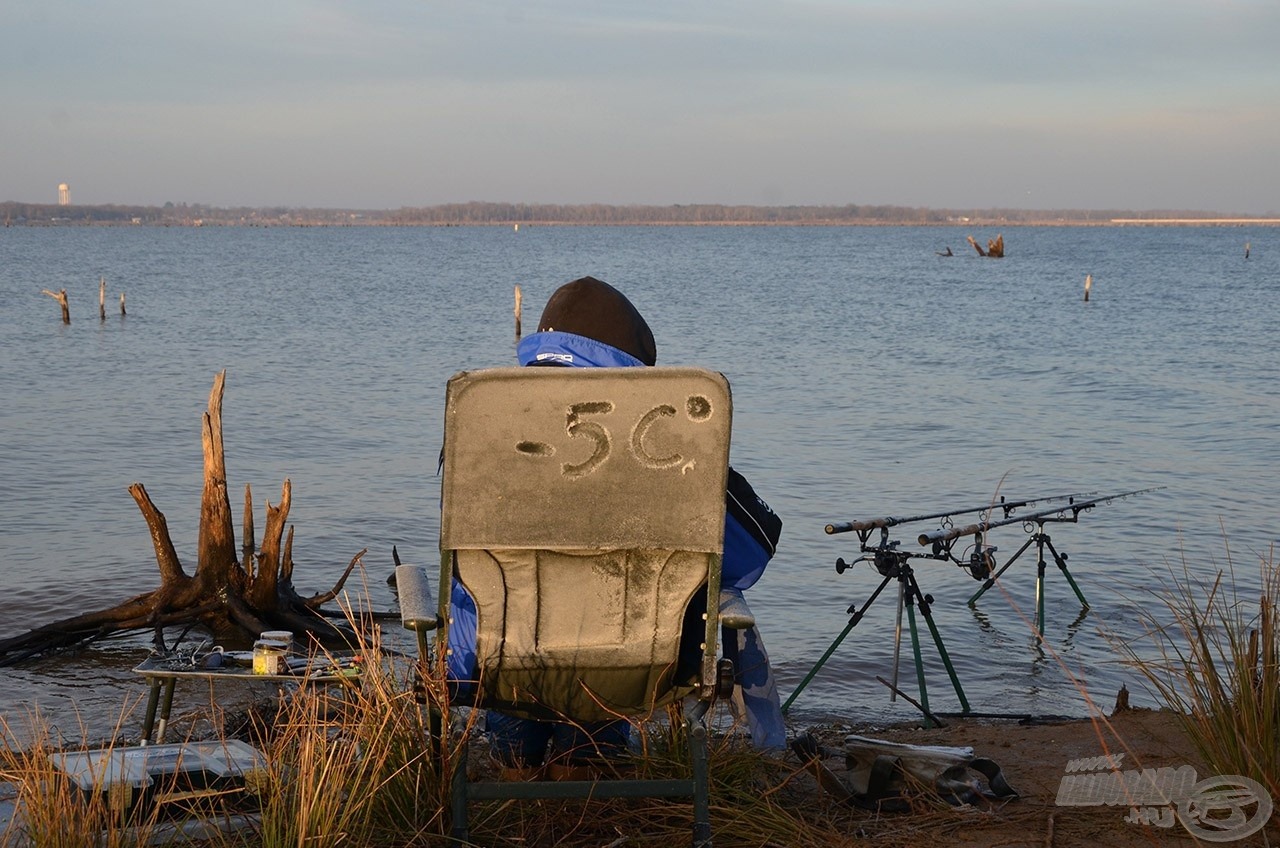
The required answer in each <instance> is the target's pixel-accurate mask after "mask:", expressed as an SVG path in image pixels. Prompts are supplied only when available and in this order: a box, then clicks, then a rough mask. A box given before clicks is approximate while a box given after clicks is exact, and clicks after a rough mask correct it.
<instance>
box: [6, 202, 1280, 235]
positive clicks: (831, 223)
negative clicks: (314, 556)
mask: <svg viewBox="0 0 1280 848" xmlns="http://www.w3.org/2000/svg"><path fill="white" fill-rule="evenodd" d="M0 223H2V224H3V225H4V226H5V227H13V226H41V227H63V226H126V227H128V226H152V227H156V226H160V227H209V226H214V227H510V228H513V229H519V228H520V227H575V226H594V227H605V226H627V227H642V226H649V227H769V226H787V227H904V226H915V227H962V228H964V227H967V228H978V227H984V228H990V227H1021V226H1036V227H1046V226H1050V227H1107V226H1148V227H1149V226H1183V227H1185V226H1201V227H1202V226H1225V227H1239V226H1280V216H1266V215H1242V214H1240V213H1218V212H1205V211H1202V210H1172V209H1167V210H1165V209H1162V210H1143V211H1133V210H1124V209H1096V210H1091V209H1052V210H1050V209H1038V210H1033V209H928V208H921V207H907V206H873V205H856V204H847V205H844V206H743V205H724V204H691V205H685V204H673V205H668V206H640V205H626V206H611V205H606V204H579V205H571V204H540V203H491V202H483V201H475V202H471V203H451V204H442V205H438V206H425V207H404V208H400V209H383V210H361V209H320V208H288V207H268V208H249V207H226V208H224V207H215V206H207V205H204V204H185V203H182V204H174V203H166V204H165V205H164V206H122V205H85V206H58V205H53V204H33V203H19V202H15V201H7V202H3V203H0Z"/></svg>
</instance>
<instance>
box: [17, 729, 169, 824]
mask: <svg viewBox="0 0 1280 848" xmlns="http://www.w3.org/2000/svg"><path fill="white" fill-rule="evenodd" d="M81 730H82V731H83V728H81ZM83 736H84V733H83V732H82V733H81V738H83ZM0 742H2V743H3V747H0V782H3V783H4V784H6V785H7V786H8V787H10V788H11V790H12V795H11V797H12V801H13V814H12V816H11V817H10V818H9V821H8V822H7V823H6V824H5V827H4V831H3V833H0V845H3V846H5V848H10V846H32V848H87V846H92V847H93V848H133V846H137V845H143V844H147V843H149V842H152V841H154V840H155V836H156V834H157V832H158V830H159V826H160V824H161V812H162V811H161V809H160V808H159V807H158V806H154V805H147V804H139V805H134V804H132V803H131V802H132V800H133V799H132V798H130V797H127V796H126V794H125V793H124V792H123V791H122V788H121V787H115V788H113V787H110V786H108V785H106V781H105V780H104V779H103V778H104V775H103V774H101V773H99V774H97V775H95V779H94V780H93V782H92V785H91V786H90V787H89V788H88V789H87V791H83V792H82V791H81V790H80V789H79V788H77V787H75V786H73V784H72V783H71V781H70V780H69V779H68V777H67V775H66V774H65V773H64V772H62V771H61V770H59V768H58V767H57V764H56V762H55V760H56V758H57V757H58V756H59V755H61V754H64V753H70V754H74V753H77V752H79V751H84V750H88V747H87V745H85V744H84V743H81V745H80V746H78V747H77V746H72V747H70V748H68V747H67V746H66V745H65V744H64V741H63V740H62V739H61V738H60V734H59V733H58V731H57V729H56V728H55V727H54V725H52V724H51V723H50V722H48V721H47V720H45V719H44V718H43V717H42V716H41V714H40V712H39V711H38V710H35V711H32V712H31V713H30V714H29V715H28V716H27V719H26V722H25V726H22V727H20V726H16V725H14V724H11V723H10V721H9V720H8V719H7V718H5V717H4V716H0ZM102 750H106V751H108V752H110V751H111V750H112V746H107V747H106V748H105V749H102ZM170 788H171V787H166V786H157V787H155V789H156V790H157V791H159V792H161V793H164V792H166V790H168V789H170Z"/></svg>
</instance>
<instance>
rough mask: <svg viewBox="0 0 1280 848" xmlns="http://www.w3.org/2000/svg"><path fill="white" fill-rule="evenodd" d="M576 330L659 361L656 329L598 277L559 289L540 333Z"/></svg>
mask: <svg viewBox="0 0 1280 848" xmlns="http://www.w3.org/2000/svg"><path fill="white" fill-rule="evenodd" d="M553 330H554V331H556V332H560V333H573V334H574V335H577V336H586V337H587V338H589V339H595V340H596V341H598V342H603V343H604V344H607V345H609V346H610V347H616V348H617V349H618V350H620V351H623V352H624V353H629V354H631V355H632V356H634V357H635V358H636V359H638V360H640V361H641V362H643V363H644V364H645V365H653V364H654V363H655V362H657V361H658V348H657V346H656V345H655V344H654V342H653V332H652V331H651V330H650V329H649V325H648V324H647V323H645V320H644V317H643V316H642V315H641V314H640V312H639V310H637V309H636V308H635V307H634V306H632V305H631V301H629V300H627V297H626V295H624V294H623V293H622V292H620V291H618V290H617V289H615V288H614V287H613V286H611V285H609V284H608V283H605V282H602V281H600V280H597V279H596V278H595V277H583V278H582V279H580V280H574V281H573V282H572V283H565V284H564V285H563V286H561V287H560V288H558V289H556V290H555V293H554V294H552V295H551V299H550V300H548V301H547V308H546V309H544V310H542V318H541V319H540V320H539V321H538V332H540V333H545V332H550V331H553Z"/></svg>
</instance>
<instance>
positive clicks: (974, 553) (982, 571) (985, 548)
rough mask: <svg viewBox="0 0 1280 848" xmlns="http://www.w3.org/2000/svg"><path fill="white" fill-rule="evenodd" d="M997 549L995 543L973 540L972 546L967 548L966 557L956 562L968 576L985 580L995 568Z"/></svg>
mask: <svg viewBox="0 0 1280 848" xmlns="http://www.w3.org/2000/svg"><path fill="white" fill-rule="evenodd" d="M997 550H998V548H996V546H995V545H984V544H982V543H981V542H974V543H973V547H971V548H970V549H969V555H968V557H967V558H965V559H964V560H957V561H956V563H957V565H959V566H960V567H961V568H963V569H964V570H965V571H967V572H969V576H970V577H972V578H973V579H974V580H979V581H981V580H986V579H987V578H988V577H990V576H991V573H992V572H993V571H995V570H996V551H997Z"/></svg>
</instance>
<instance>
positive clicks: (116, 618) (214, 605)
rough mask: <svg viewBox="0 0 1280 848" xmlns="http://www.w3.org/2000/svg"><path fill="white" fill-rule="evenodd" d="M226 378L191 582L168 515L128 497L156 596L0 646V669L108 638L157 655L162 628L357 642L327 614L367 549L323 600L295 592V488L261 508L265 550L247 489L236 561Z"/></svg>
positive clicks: (211, 425)
mask: <svg viewBox="0 0 1280 848" xmlns="http://www.w3.org/2000/svg"><path fill="white" fill-rule="evenodd" d="M225 379H226V372H225V371H222V372H219V373H218V374H217V376H215V377H214V381H213V390H212V391H211V392H210V394H209V408H208V410H207V411H206V412H205V414H204V418H203V425H202V428H201V429H202V439H201V441H202V444H203V447H204V491H203V493H202V495H201V501H200V529H199V533H198V535H197V544H196V550H197V553H196V568H195V573H193V574H190V575H188V574H187V572H186V569H184V568H183V566H182V562H181V560H180V559H179V558H178V552H177V550H176V549H175V548H174V545H173V541H172V539H171V538H170V536H169V527H168V523H167V522H166V521H165V517H164V513H162V512H161V511H160V510H159V509H157V508H156V506H155V504H154V503H153V502H152V501H151V497H150V496H149V495H148V494H147V490H146V488H145V487H144V486H143V485H142V484H141V483H134V484H133V485H132V486H130V487H129V494H131V495H132V496H133V499H134V500H135V501H136V502H137V504H138V508H139V509H140V510H141V511H142V516H143V518H144V519H145V520H146V522H147V527H148V529H149V530H150V532H151V544H152V547H154V548H155V552H156V565H157V567H158V568H159V571H160V586H159V588H157V589H154V590H152V591H150V592H147V593H145V594H142V595H138V596H136V597H133V598H130V599H128V600H126V601H123V602H121V603H119V604H117V605H116V606H114V607H110V608H107V609H103V610H98V611H97V612H91V613H85V614H81V615H76V616H72V617H70V618H65V619H62V620H61V621H55V622H53V623H51V624H46V625H44V626H42V627H37V628H35V629H33V630H30V631H28V632H27V633H25V634H23V635H21V636H15V637H12V638H9V639H3V640H0V667H2V666H9V665H14V664H16V663H20V662H23V661H24V660H28V659H32V658H35V657H39V656H42V655H46V654H50V653H54V652H58V651H65V650H69V649H72V648H77V647H83V646H85V645H88V644H91V643H93V642H96V641H98V640H100V639H103V638H106V637H108V636H113V635H117V634H121V633H125V632H129V631H140V630H147V629H151V630H154V634H155V635H154V643H155V647H156V649H157V650H164V648H165V645H164V628H166V627H172V626H178V625H187V626H195V627H198V628H200V629H202V630H204V631H207V632H208V633H209V635H211V636H213V637H214V638H215V639H216V640H218V641H220V642H224V643H228V644H235V643H237V642H248V641H251V640H252V639H253V638H254V637H255V636H256V635H257V634H258V633H260V632H262V631H263V630H274V629H283V630H291V631H293V632H294V633H295V634H297V635H298V636H299V637H302V636H310V637H311V638H313V639H315V640H316V641H318V642H320V643H322V644H325V645H329V646H341V645H347V644H351V643H352V637H353V636H354V634H353V633H352V632H351V631H350V629H349V628H348V627H346V626H344V624H343V623H342V622H341V621H339V622H338V623H334V619H336V618H341V616H340V615H338V614H336V613H335V612H334V611H327V610H324V609H323V604H325V603H326V602H328V601H331V600H333V599H334V598H336V597H337V596H338V593H340V592H341V591H342V588H343V586H344V584H345V583H346V581H347V578H348V577H349V576H350V575H351V572H352V571H353V570H354V569H355V567H356V565H358V564H359V563H360V559H361V557H363V556H364V554H365V553H366V552H367V550H368V549H367V548H366V549H364V550H361V551H360V552H359V553H357V554H356V555H355V556H354V557H352V558H351V562H350V563H349V564H348V565H347V567H346V570H345V571H343V573H342V576H341V577H339V579H338V581H337V583H335V584H334V586H333V588H332V589H330V590H329V591H328V592H322V593H320V594H317V595H313V596H312V597H310V598H303V597H302V596H301V595H299V594H298V592H297V590H296V589H295V588H294V586H293V528H292V527H291V526H289V527H288V528H287V536H286V526H287V520H288V517H289V507H290V503H291V496H292V488H291V486H290V484H289V481H288V480H287V479H286V480H285V481H284V486H283V489H282V491H281V495H280V503H279V504H277V505H275V506H272V505H271V504H270V503H268V504H267V521H266V527H265V528H264V532H263V541H262V546H261V547H260V548H258V549H257V551H256V552H255V550H254V527H253V495H252V492H251V491H250V489H249V487H248V486H246V487H245V508H244V528H243V534H242V535H243V539H244V544H243V547H242V548H241V550H240V554H241V556H242V557H243V562H241V561H239V560H237V558H236V555H237V550H236V541H235V531H234V529H233V527H232V519H231V502H230V498H229V497H228V494H227V480H226V463H225V460H224V454H223V446H222V393H223V385H224V382H225Z"/></svg>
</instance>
